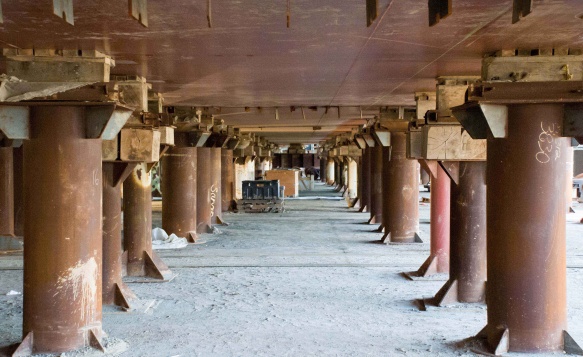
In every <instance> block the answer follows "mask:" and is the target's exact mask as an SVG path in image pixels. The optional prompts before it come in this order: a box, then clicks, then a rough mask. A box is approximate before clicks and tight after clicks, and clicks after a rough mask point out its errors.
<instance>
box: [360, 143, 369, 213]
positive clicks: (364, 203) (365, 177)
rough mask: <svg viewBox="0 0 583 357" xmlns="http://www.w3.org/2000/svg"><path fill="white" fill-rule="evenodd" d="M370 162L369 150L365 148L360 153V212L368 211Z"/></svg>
mask: <svg viewBox="0 0 583 357" xmlns="http://www.w3.org/2000/svg"><path fill="white" fill-rule="evenodd" d="M370 160H371V148H370V147H367V148H366V149H364V150H363V151H362V180H361V181H362V195H361V199H360V212H369V210H370V174H371V172H370Z"/></svg>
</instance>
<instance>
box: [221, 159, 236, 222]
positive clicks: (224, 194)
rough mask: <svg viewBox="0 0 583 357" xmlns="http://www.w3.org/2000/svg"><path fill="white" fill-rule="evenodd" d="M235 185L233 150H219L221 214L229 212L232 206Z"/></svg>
mask: <svg viewBox="0 0 583 357" xmlns="http://www.w3.org/2000/svg"><path fill="white" fill-rule="evenodd" d="M234 184H235V164H234V163H233V150H229V149H222V150H221V201H222V202H221V208H222V210H223V212H227V211H229V210H231V207H232V206H233V199H234V197H233V195H234V189H235V188H234Z"/></svg>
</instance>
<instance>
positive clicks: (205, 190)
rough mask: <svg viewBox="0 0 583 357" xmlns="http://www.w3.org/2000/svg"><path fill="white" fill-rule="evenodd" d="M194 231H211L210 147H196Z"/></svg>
mask: <svg viewBox="0 0 583 357" xmlns="http://www.w3.org/2000/svg"><path fill="white" fill-rule="evenodd" d="M197 156H198V161H197V172H196V174H197V183H196V223H197V226H196V232H197V233H211V232H212V226H211V217H212V208H211V185H212V184H211V148H205V147H199V148H197Z"/></svg>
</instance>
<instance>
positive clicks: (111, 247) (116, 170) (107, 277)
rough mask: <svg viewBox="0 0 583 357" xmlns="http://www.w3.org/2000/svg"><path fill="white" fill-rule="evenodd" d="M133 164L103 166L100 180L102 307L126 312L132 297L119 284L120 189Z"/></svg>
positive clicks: (124, 287)
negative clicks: (101, 195) (115, 307)
mask: <svg viewBox="0 0 583 357" xmlns="http://www.w3.org/2000/svg"><path fill="white" fill-rule="evenodd" d="M134 166H135V164H127V163H121V162H117V163H116V162H104V163H103V166H102V170H103V175H102V176H103V177H102V185H103V277H102V282H103V289H102V290H103V295H102V302H103V305H117V306H121V307H123V308H126V309H129V308H130V301H131V300H132V299H135V298H136V295H135V294H134V293H133V292H132V291H131V290H130V288H128V287H127V285H126V284H125V283H124V282H123V281H122V276H123V274H122V272H123V264H122V255H123V251H122V235H121V229H122V219H121V185H122V182H123V181H124V180H125V179H126V178H127V176H128V175H129V172H131V171H129V170H133V167H134Z"/></svg>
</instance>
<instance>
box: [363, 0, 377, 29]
mask: <svg viewBox="0 0 583 357" xmlns="http://www.w3.org/2000/svg"><path fill="white" fill-rule="evenodd" d="M378 16H379V0H366V27H370V25H372V24H373V22H374V20H376V19H377V17H378Z"/></svg>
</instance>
